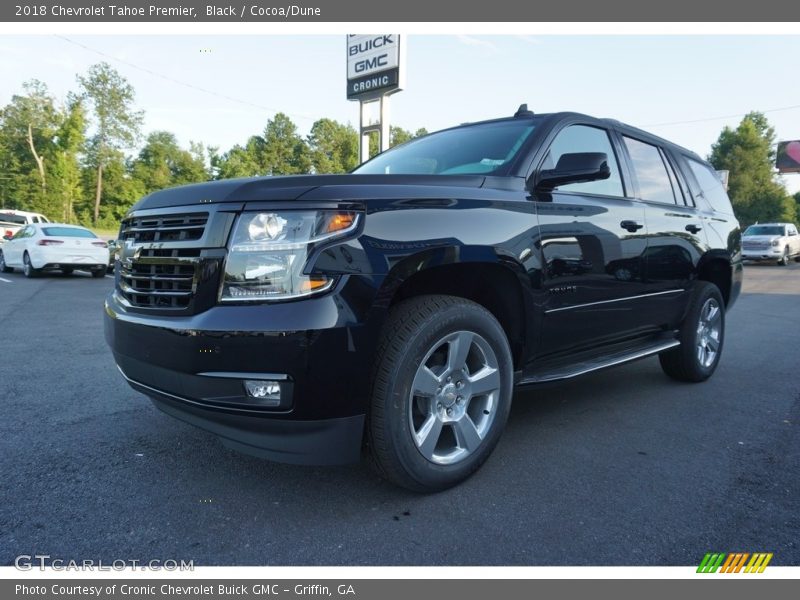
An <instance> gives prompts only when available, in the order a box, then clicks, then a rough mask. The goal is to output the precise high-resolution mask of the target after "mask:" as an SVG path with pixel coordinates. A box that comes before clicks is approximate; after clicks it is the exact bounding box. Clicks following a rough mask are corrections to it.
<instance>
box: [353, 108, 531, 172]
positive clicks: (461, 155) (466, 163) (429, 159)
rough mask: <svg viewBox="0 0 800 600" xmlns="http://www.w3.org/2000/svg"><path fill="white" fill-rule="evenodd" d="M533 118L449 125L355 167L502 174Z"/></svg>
mask: <svg viewBox="0 0 800 600" xmlns="http://www.w3.org/2000/svg"><path fill="white" fill-rule="evenodd" d="M535 127H536V121H534V120H530V119H517V120H513V121H497V122H494V123H481V124H479V125H469V126H466V127H459V128H456V129H448V130H445V131H440V132H438V133H433V134H431V135H428V136H425V137H422V138H418V139H415V140H411V141H410V142H408V143H406V144H403V145H402V146H397V147H396V148H392V149H391V150H387V151H386V152H384V153H383V154H379V155H378V156H376V157H375V158H373V159H372V160H371V161H369V162H367V163H365V164H363V165H361V166H360V167H358V168H357V169H356V170H355V171H353V172H354V173H358V174H361V175H485V174H493V173H500V174H505V173H506V172H507V169H508V167H509V166H510V164H511V162H512V161H513V159H514V158H515V157H516V156H517V153H518V152H519V150H520V148H521V147H522V145H523V144H524V143H525V141H526V140H527V139H528V138H529V137H530V135H531V133H532V132H533V130H534V128H535Z"/></svg>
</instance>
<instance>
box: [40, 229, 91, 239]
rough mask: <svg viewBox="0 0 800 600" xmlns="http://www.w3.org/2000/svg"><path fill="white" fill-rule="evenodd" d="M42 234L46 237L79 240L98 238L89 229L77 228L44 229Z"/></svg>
mask: <svg viewBox="0 0 800 600" xmlns="http://www.w3.org/2000/svg"><path fill="white" fill-rule="evenodd" d="M42 233H44V234H45V235H52V236H54V237H79V238H96V237H97V236H96V235H95V234H93V233H92V232H91V231H89V230H88V229H78V228H76V227H42Z"/></svg>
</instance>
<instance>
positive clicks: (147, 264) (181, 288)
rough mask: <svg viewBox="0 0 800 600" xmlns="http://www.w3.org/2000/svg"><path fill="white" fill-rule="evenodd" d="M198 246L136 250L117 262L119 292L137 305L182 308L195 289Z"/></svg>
mask: <svg viewBox="0 0 800 600" xmlns="http://www.w3.org/2000/svg"><path fill="white" fill-rule="evenodd" d="M199 257H200V250H199V249H193V248H192V249H182V248H173V249H145V248H140V249H137V250H136V252H135V253H134V255H133V256H132V257H129V258H125V259H123V260H122V261H121V262H120V270H119V275H120V277H119V291H120V293H121V294H122V295H123V297H124V298H125V299H126V300H127V301H128V303H130V304H131V306H136V307H140V308H160V309H185V308H187V307H188V306H189V303H190V302H191V300H192V297H193V295H194V293H195V291H196V289H197V265H198V264H199Z"/></svg>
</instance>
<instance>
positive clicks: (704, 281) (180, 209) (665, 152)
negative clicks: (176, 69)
mask: <svg viewBox="0 0 800 600" xmlns="http://www.w3.org/2000/svg"><path fill="white" fill-rule="evenodd" d="M119 240H120V242H119V243H120V249H119V257H118V258H119V260H118V262H117V266H116V269H115V281H116V285H115V289H114V291H113V292H112V293H111V294H110V295H109V296H108V298H107V299H106V302H105V332H106V338H107V341H108V343H109V345H110V346H111V348H112V350H113V354H114V357H115V359H116V362H117V364H118V366H119V369H120V371H121V372H122V375H123V376H124V377H125V379H127V380H128V382H129V383H130V385H131V386H133V387H134V388H135V389H136V390H139V391H140V392H142V393H144V394H146V395H147V396H149V397H150V398H152V400H153V402H154V403H155V404H156V406H158V407H159V408H160V409H161V410H163V411H164V412H166V413H168V414H170V415H172V416H175V417H177V418H180V419H183V420H185V421H188V422H189V423H192V424H194V425H197V426H199V427H202V428H204V429H206V430H208V431H211V432H213V433H215V434H216V435H217V436H219V437H220V438H221V439H222V441H223V442H224V443H225V444H226V445H228V446H230V447H232V448H236V449H238V450H241V451H243V452H247V453H251V454H255V455H259V456H263V457H266V458H269V459H272V460H277V461H284V462H290V463H313V464H339V463H345V462H349V461H355V460H358V459H359V456H360V455H361V454H362V451H363V452H364V453H365V454H366V455H367V456H368V457H369V458H370V459H371V462H372V463H373V464H374V465H375V466H376V467H377V469H378V471H379V473H381V474H382V475H383V476H384V477H386V478H387V479H389V480H391V481H393V482H395V483H397V484H399V485H402V486H405V487H407V488H411V489H414V490H419V491H435V490H440V489H444V488H447V487H449V486H452V485H455V484H456V483H458V482H460V481H462V480H463V479H465V478H466V477H468V476H469V475H470V474H471V473H473V472H474V471H475V470H476V469H478V467H479V466H480V465H481V464H482V463H483V462H484V461H485V460H486V459H487V457H488V456H489V454H490V453H491V452H492V449H493V448H494V447H495V445H496V444H497V441H498V439H499V437H500V434H501V432H502V430H503V427H504V425H505V422H506V419H507V417H508V414H509V409H510V406H511V399H512V395H513V392H514V389H515V387H517V386H527V385H535V384H538V383H541V382H549V381H556V380H562V379H567V378H570V377H574V376H577V375H581V374H584V373H587V372H590V371H594V370H597V369H601V368H605V367H610V366H613V365H618V364H622V363H626V362H629V361H632V360H636V359H640V358H644V357H647V356H654V355H657V356H658V358H659V360H660V363H661V366H662V367H663V370H664V372H665V373H666V374H667V375H668V376H670V377H672V378H675V379H679V380H682V381H690V382H701V381H704V380H706V379H707V378H708V377H710V376H711V375H712V373H713V372H714V370H715V369H716V367H717V365H718V364H719V361H720V357H721V354H722V350H723V343H724V337H725V314H726V312H727V311H728V310H730V308H731V306H732V305H733V304H734V302H735V300H736V298H737V296H738V295H739V291H740V288H741V281H742V256H741V249H740V231H739V225H738V223H737V220H736V218H735V216H734V214H733V211H732V209H731V204H730V201H729V200H728V197H727V195H726V193H725V191H724V189H723V187H722V185H721V183H720V181H719V179H718V178H717V175H716V173H715V172H714V169H713V168H712V166H711V165H709V164H708V163H707V162H706V161H704V160H703V159H701V158H700V157H699V156H697V155H696V154H694V153H692V152H690V151H688V150H686V149H684V148H681V147H679V146H676V145H675V144H672V143H670V142H668V141H666V140H663V139H661V138H658V137H655V136H653V135H650V134H648V133H646V132H644V131H641V130H639V129H635V128H633V127H629V126H627V125H624V124H622V123H619V122H617V121H613V120H608V119H597V118H592V117H589V116H585V115H581V114H575V113H557V114H541V115H540V114H533V113H532V112H530V111H528V110H527V108H526V107H525V106H522V107H520V110H519V111H517V113H516V114H515V115H514V116H513V117H511V118H502V119H497V120H492V121H485V122H480V123H474V124H467V125H462V126H459V127H454V128H452V129H447V130H444V131H440V132H437V133H433V134H431V135H428V136H426V137H422V138H418V139H415V140H413V141H411V142H408V143H406V144H404V145H402V146H398V147H396V148H393V149H392V150H389V151H387V152H384V153H383V154H380V155H378V156H377V157H375V158H373V159H372V160H370V161H368V162H367V163H365V164H363V165H362V166H360V167H359V168H357V169H356V170H355V171H354V172H353V173H351V174H347V175H332V176H319V175H318V176H290V177H256V178H249V179H236V180H226V181H216V182H211V183H203V184H197V185H189V186H184V187H178V188H174V189H167V190H163V191H158V192H156V193H153V194H150V195H149V196H146V197H145V198H142V199H141V200H140V201H139V202H137V203H136V204H135V205H134V206H133V207H132V209H131V210H130V212H129V213H128V214H127V216H126V217H125V219H124V221H123V223H122V227H121V230H120V233H119Z"/></svg>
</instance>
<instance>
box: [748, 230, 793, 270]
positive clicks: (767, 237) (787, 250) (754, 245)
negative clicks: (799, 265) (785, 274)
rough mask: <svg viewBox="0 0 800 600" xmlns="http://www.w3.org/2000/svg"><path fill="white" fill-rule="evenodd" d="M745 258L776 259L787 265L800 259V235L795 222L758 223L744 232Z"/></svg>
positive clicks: (780, 263)
mask: <svg viewBox="0 0 800 600" xmlns="http://www.w3.org/2000/svg"><path fill="white" fill-rule="evenodd" d="M742 258H743V259H744V260H774V261H777V262H778V264H779V265H783V266H786V265H788V264H789V261H790V260H791V259H792V258H794V259H795V260H798V261H800V235H798V232H797V226H796V225H795V224H794V223H756V224H755V225H750V227H748V228H747V229H745V230H744V233H743V234H742Z"/></svg>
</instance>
